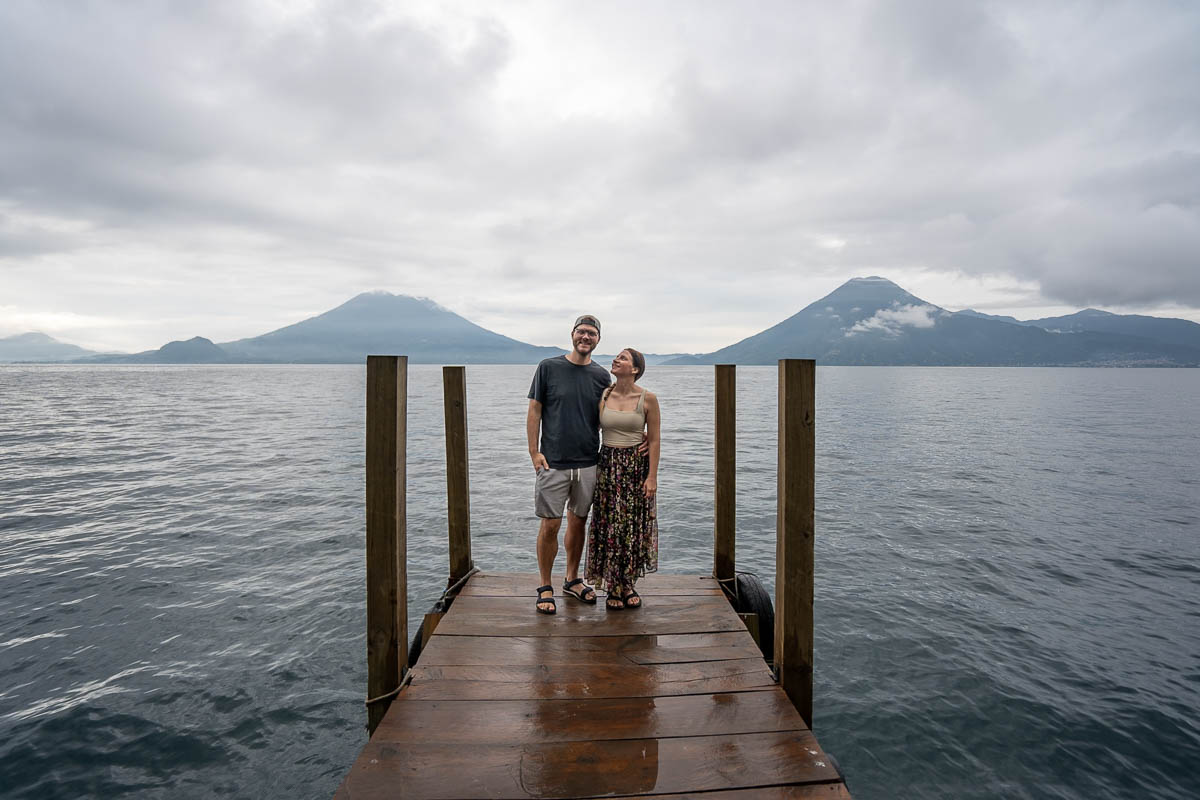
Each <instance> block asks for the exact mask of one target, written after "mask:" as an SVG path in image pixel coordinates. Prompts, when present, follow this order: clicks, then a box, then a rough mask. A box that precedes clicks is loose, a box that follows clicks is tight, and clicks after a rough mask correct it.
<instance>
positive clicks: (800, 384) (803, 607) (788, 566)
mask: <svg viewBox="0 0 1200 800" xmlns="http://www.w3.org/2000/svg"><path fill="white" fill-rule="evenodd" d="M816 374H817V368H816V362H815V361H814V360H812V359H781V360H780V361H779V485H778V501H777V502H778V506H777V517H776V531H775V536H776V538H775V666H776V669H777V674H778V675H779V683H780V685H781V686H782V687H783V689H784V691H786V692H787V694H788V697H790V698H791V700H792V703H793V705H795V706H796V709H797V710H798V711H799V712H800V716H801V717H803V718H804V722H805V724H807V725H808V726H809V727H810V728H811V727H812V687H813V528H814V508H815V487H814V476H815V474H816V434H815V431H816V429H815V418H816Z"/></svg>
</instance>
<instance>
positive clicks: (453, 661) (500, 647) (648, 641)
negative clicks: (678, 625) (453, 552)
mask: <svg viewBox="0 0 1200 800" xmlns="http://www.w3.org/2000/svg"><path fill="white" fill-rule="evenodd" d="M758 657H761V653H760V652H759V650H758V647H757V646H756V645H755V644H754V641H753V640H752V639H751V638H750V636H749V634H748V633H746V632H745V631H728V632H722V633H692V634H680V635H672V636H568V637H562V638H554V637H539V636H532V637H496V636H434V637H432V638H431V639H430V641H429V643H428V644H427V645H426V646H425V648H424V649H423V650H422V651H421V660H420V664H421V665H422V666H449V665H494V666H505V665H528V664H542V665H552V664H617V665H620V664H673V663H685V662H689V661H722V660H728V659H736V658H758Z"/></svg>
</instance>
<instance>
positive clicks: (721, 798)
mask: <svg viewBox="0 0 1200 800" xmlns="http://www.w3.org/2000/svg"><path fill="white" fill-rule="evenodd" d="M645 796H646V795H644V794H638V795H630V794H625V795H621V796H619V797H609V798H608V800H633V798H635V797H645ZM654 800H850V792H848V791H846V784H844V783H841V782H838V783H810V784H805V785H801V786H758V787H755V788H753V789H733V790H730V791H727V792H707V793H706V794H703V795H695V794H690V793H689V794H656V795H654Z"/></svg>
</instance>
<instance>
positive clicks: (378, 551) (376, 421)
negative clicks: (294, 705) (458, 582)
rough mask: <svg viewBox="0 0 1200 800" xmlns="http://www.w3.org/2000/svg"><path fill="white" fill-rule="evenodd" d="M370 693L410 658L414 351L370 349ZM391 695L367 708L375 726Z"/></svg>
mask: <svg viewBox="0 0 1200 800" xmlns="http://www.w3.org/2000/svg"><path fill="white" fill-rule="evenodd" d="M366 402H367V408H366V548H365V549H366V560H367V565H366V566H367V697H368V698H371V697H379V696H381V695H384V694H387V693H388V692H390V691H392V690H394V689H395V688H396V687H397V686H399V685H400V680H401V670H402V668H403V666H404V665H405V664H407V663H408V590H407V584H408V581H407V564H408V556H407V541H406V527H405V525H406V514H407V511H406V502H405V484H406V461H405V456H406V452H405V451H406V439H407V402H408V357H407V356H367V400H366ZM387 707H388V704H387V702H386V701H385V702H380V703H375V704H372V705H371V706H369V707H368V709H367V729H368V731H374V730H375V728H376V726H377V725H378V724H379V722H380V721H381V720H382V719H383V716H384V713H385V712H386V711H387Z"/></svg>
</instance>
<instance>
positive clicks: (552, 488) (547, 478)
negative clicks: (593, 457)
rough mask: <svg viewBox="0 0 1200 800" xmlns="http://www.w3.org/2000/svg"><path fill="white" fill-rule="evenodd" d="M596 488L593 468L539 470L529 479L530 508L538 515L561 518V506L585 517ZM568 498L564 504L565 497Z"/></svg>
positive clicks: (546, 517)
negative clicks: (531, 497)
mask: <svg viewBox="0 0 1200 800" xmlns="http://www.w3.org/2000/svg"><path fill="white" fill-rule="evenodd" d="M595 488H596V468H595V467H594V466H592V467H579V468H577V469H543V470H539V471H538V474H537V477H536V478H534V481H533V509H534V513H536V514H537V515H538V516H539V517H541V518H542V519H562V515H563V506H567V507H568V508H570V509H571V513H572V514H574V515H575V516H577V517H580V518H582V519H586V518H587V515H588V511H590V510H591V508H592V491H593V490H594V489H595ZM568 498H570V500H571V502H570V504H569V505H568V504H567V499H568Z"/></svg>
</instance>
